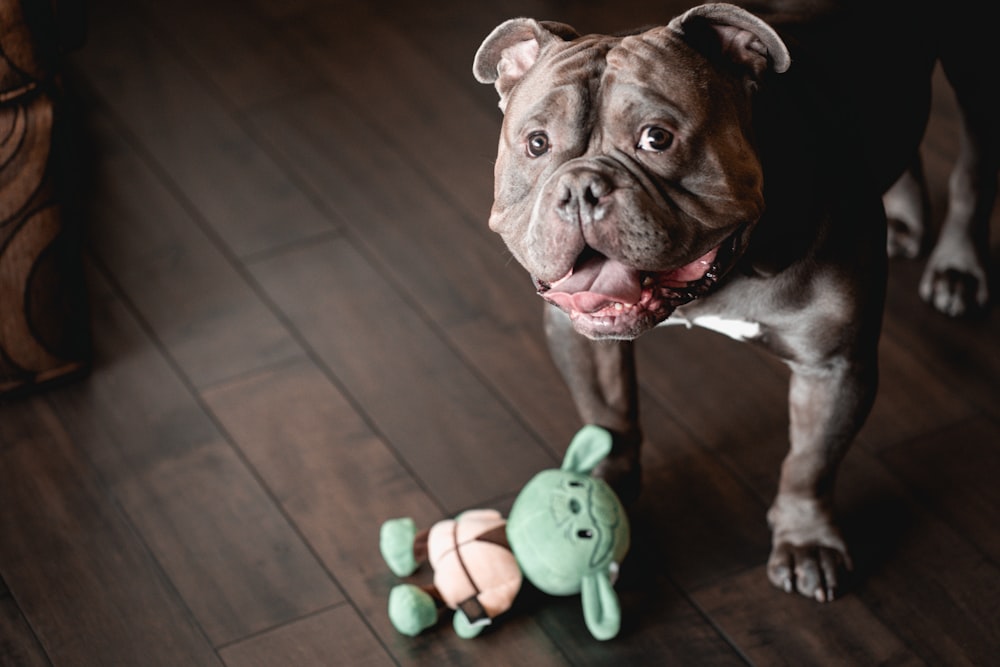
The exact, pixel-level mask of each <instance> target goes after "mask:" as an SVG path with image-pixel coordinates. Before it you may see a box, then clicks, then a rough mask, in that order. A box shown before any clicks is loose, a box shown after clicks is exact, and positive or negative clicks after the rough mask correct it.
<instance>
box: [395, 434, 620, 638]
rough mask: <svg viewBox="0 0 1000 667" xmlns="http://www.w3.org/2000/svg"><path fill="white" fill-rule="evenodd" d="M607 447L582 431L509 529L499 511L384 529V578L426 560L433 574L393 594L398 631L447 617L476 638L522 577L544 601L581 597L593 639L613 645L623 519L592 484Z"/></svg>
mask: <svg viewBox="0 0 1000 667" xmlns="http://www.w3.org/2000/svg"><path fill="white" fill-rule="evenodd" d="M611 442H612V439H611V434H610V433H609V432H608V431H606V430H605V429H603V428H601V427H599V426H593V425H588V426H584V427H583V428H582V429H581V430H580V431H579V432H578V433H577V434H576V436H575V437H574V438H573V441H572V443H570V446H569V449H568V450H567V451H566V457H565V459H564V460H563V463H562V467H561V468H560V469H558V470H545V471H543V472H541V473H539V474H537V475H536V476H535V477H534V478H533V479H532V480H531V481H530V482H528V484H527V485H526V486H525V487H524V488H523V489H522V490H521V493H520V494H518V496H517V499H516V500H515V501H514V506H513V507H512V508H511V511H510V516H509V517H508V518H507V519H506V520H504V518H503V517H502V516H501V514H500V513H499V512H497V511H496V510H470V511H468V512H464V513H462V514H460V515H459V516H457V517H456V518H455V519H448V520H446V521H439V522H438V523H436V524H434V525H433V526H432V527H431V528H430V529H429V530H425V531H422V532H419V533H418V532H417V528H416V525H415V524H414V522H413V520H412V519H407V518H403V519H391V520H389V521H386V522H385V523H384V524H383V525H382V529H381V540H380V548H381V551H382V556H383V558H385V561H386V563H387V564H388V565H389V568H390V569H391V570H392V571H393V572H394V573H395V574H396V575H397V576H401V577H404V576H409V575H410V574H413V572H414V571H415V570H416V569H417V567H418V566H419V564H420V562H422V561H423V560H428V561H429V562H430V565H431V567H432V568H433V570H434V583H433V585H431V586H425V587H417V586H414V585H411V584H400V585H398V586H396V587H395V588H393V589H392V591H391V592H390V594H389V618H390V620H391V621H392V624H393V625H394V626H395V628H396V629H397V630H398V631H399V632H401V633H403V634H406V635H411V636H412V635H416V634H418V633H420V632H421V631H423V630H425V629H427V628H429V627H431V626H433V625H435V624H436V623H437V622H438V617H439V613H440V611H441V610H442V609H443V608H444V607H447V608H449V609H452V610H454V612H455V614H454V618H453V625H454V627H455V631H456V632H457V633H458V634H459V636H461V637H466V638H471V637H475V636H476V635H478V634H479V633H480V632H481V631H482V629H483V628H484V627H485V626H486V625H488V624H490V623H491V622H492V620H493V619H494V618H495V617H496V616H498V615H499V614H501V613H503V612H505V611H507V610H508V609H509V608H510V607H511V605H512V604H513V602H514V598H515V597H516V596H517V593H518V591H519V590H520V588H521V581H522V576H523V577H527V579H528V581H530V582H531V583H532V584H533V585H534V586H535V587H536V588H538V589H539V590H541V591H543V592H545V593H548V594H550V595H575V594H577V593H580V595H581V599H582V602H583V617H584V620H585V622H586V624H587V628H588V629H589V630H590V632H591V634H592V635H593V636H594V637H596V638H597V639H602V640H603V639H611V638H612V637H614V636H615V635H617V634H618V630H619V628H620V626H621V610H620V608H619V605H618V596H617V595H616V593H615V590H614V587H613V584H614V580H615V577H616V575H617V572H618V564H619V563H620V562H621V560H622V558H624V556H625V553H626V552H627V551H628V547H629V525H628V518H627V517H626V515H625V509H624V508H623V507H622V504H621V502H620V501H619V500H618V497H617V496H616V495H615V493H614V491H612V490H611V487H610V486H608V485H607V483H605V482H604V481H603V480H600V479H597V478H595V477H591V476H590V472H591V471H592V470H593V469H594V468H595V467H597V465H598V464H599V463H600V462H601V461H602V460H603V459H604V457H606V456H607V455H608V454H609V453H610V451H611Z"/></svg>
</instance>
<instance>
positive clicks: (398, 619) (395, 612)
mask: <svg viewBox="0 0 1000 667" xmlns="http://www.w3.org/2000/svg"><path fill="white" fill-rule="evenodd" d="M443 606H444V605H443V604H442V603H441V600H440V597H439V596H438V593H437V590H436V589H434V588H433V587H428V588H419V587H417V586H414V585H412V584H400V585H399V586H396V587H395V588H393V589H392V591H390V592H389V620H390V621H392V625H393V627H394V628H396V630H397V631H398V632H399V633H400V634H404V635H407V636H409V637H415V636H417V635H419V634H420V633H421V632H423V631H424V630H426V629H427V628H429V627H431V626H434V625H436V624H437V622H438V616H439V615H440V611H441V609H442V608H443Z"/></svg>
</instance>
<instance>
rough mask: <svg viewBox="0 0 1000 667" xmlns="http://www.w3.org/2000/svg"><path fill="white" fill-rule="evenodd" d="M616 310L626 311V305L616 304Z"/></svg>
mask: <svg viewBox="0 0 1000 667" xmlns="http://www.w3.org/2000/svg"><path fill="white" fill-rule="evenodd" d="M615 310H625V304H623V303H616V304H615Z"/></svg>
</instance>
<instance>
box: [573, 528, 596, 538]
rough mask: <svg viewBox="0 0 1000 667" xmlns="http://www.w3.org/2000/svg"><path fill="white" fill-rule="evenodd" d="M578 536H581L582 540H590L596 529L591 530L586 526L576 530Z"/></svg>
mask: <svg viewBox="0 0 1000 667" xmlns="http://www.w3.org/2000/svg"><path fill="white" fill-rule="evenodd" d="M576 536H577V537H579V538H580V539H581V540H589V539H591V538H593V537H594V531H592V530H590V529H589V528H584V529H582V530H578V531H576Z"/></svg>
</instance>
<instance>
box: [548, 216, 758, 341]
mask: <svg viewBox="0 0 1000 667" xmlns="http://www.w3.org/2000/svg"><path fill="white" fill-rule="evenodd" d="M743 230H744V227H740V229H739V230H737V231H736V232H735V233H734V234H732V235H731V236H730V237H729V238H727V239H726V240H725V241H723V242H722V243H721V244H720V245H718V246H716V247H715V248H712V249H711V250H710V251H708V252H707V253H705V254H704V255H702V256H701V257H699V258H697V259H696V260H694V261H693V262H690V263H689V264H685V265H684V266H681V267H679V268H676V269H672V270H669V271H640V270H638V269H634V268H631V267H628V266H625V265H624V264H622V263H620V262H618V261H615V260H613V259H610V258H608V257H605V256H604V255H602V254H600V253H598V252H596V251H594V250H591V249H587V250H585V251H584V252H583V253H582V254H581V255H580V257H579V258H578V259H577V261H576V264H575V265H574V266H573V268H572V270H570V272H569V273H568V274H567V275H565V276H564V277H562V278H560V279H559V280H557V281H555V282H553V283H546V282H544V281H541V280H538V279H537V278H535V279H534V282H535V288H536V289H537V291H538V294H539V295H540V296H541V297H542V298H543V299H545V300H546V301H548V302H550V303H552V304H554V305H556V306H558V307H559V308H561V309H562V310H563V311H565V312H566V313H567V314H568V315H569V316H570V319H571V320H572V321H573V325H574V327H575V328H576V330H577V331H579V332H580V333H582V334H584V335H586V336H589V337H591V338H624V339H631V338H635V337H636V336H638V335H639V334H640V333H642V332H643V331H646V330H647V329H650V328H652V327H654V326H656V325H657V324H659V323H660V322H662V321H663V320H665V319H667V317H669V316H670V314H671V313H672V312H673V311H674V309H676V308H678V307H679V306H683V305H684V304H686V303H689V302H691V301H694V300H695V299H698V298H700V297H702V296H704V295H706V294H708V293H709V292H710V291H711V290H712V288H713V287H715V285H716V283H717V282H718V281H719V278H720V277H721V276H722V275H723V274H724V273H725V272H726V271H728V270H729V268H730V267H731V266H732V264H733V262H734V261H735V259H736V256H737V254H738V249H739V246H740V238H741V237H742V233H741V232H742V231H743Z"/></svg>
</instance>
